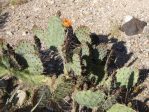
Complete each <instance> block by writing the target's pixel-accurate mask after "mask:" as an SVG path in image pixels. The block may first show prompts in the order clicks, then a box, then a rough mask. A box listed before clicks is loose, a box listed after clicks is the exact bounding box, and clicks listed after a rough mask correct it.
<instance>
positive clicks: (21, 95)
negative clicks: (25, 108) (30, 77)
mask: <svg viewBox="0 0 149 112" xmlns="http://www.w3.org/2000/svg"><path fill="white" fill-rule="evenodd" d="M26 98H27V94H26V92H25V91H23V90H18V91H17V95H16V99H17V102H16V105H17V106H22V105H23V103H24V102H25V100H26Z"/></svg>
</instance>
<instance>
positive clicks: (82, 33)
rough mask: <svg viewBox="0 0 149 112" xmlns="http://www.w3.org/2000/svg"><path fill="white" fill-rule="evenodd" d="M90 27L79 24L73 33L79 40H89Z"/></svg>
mask: <svg viewBox="0 0 149 112" xmlns="http://www.w3.org/2000/svg"><path fill="white" fill-rule="evenodd" d="M90 33H91V31H90V29H89V27H87V26H80V27H78V28H77V29H76V30H75V34H76V36H77V38H78V39H79V41H80V42H89V43H90V42H91V38H90Z"/></svg>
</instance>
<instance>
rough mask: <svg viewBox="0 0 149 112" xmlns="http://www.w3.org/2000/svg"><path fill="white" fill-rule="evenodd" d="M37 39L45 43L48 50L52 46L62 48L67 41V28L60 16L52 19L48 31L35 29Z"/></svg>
mask: <svg viewBox="0 0 149 112" xmlns="http://www.w3.org/2000/svg"><path fill="white" fill-rule="evenodd" d="M33 30H34V32H35V34H36V35H37V37H38V38H39V39H40V40H41V42H44V44H45V46H46V48H47V49H48V48H50V46H55V47H57V46H60V45H62V44H63V42H64V39H65V31H64V30H65V28H64V27H63V25H62V21H61V19H60V18H59V17H58V16H53V17H51V18H50V20H49V23H48V29H47V30H46V31H43V30H36V29H33Z"/></svg>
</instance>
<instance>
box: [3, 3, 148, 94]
mask: <svg viewBox="0 0 149 112" xmlns="http://www.w3.org/2000/svg"><path fill="white" fill-rule="evenodd" d="M4 1H5V0H2V2H4ZM6 1H8V0H6ZM6 1H5V2H6ZM58 10H60V11H61V12H62V16H63V17H66V18H69V19H71V20H72V21H73V27H74V28H76V27H77V26H79V25H86V26H89V27H90V28H91V31H92V32H95V33H97V34H105V35H106V34H109V33H110V32H111V28H114V27H116V26H118V25H119V24H122V21H123V19H124V17H125V16H126V15H131V16H134V17H136V18H138V19H140V20H143V21H145V22H147V23H148V25H147V26H146V27H145V30H144V32H143V33H142V34H139V35H135V36H126V35H125V34H124V33H122V32H118V35H117V34H116V33H114V36H115V38H117V39H119V40H123V41H125V42H126V47H127V49H128V52H133V53H134V54H133V56H132V60H133V59H134V58H136V57H137V58H138V59H137V61H136V62H135V63H134V65H133V66H135V67H138V68H139V69H149V0H31V1H29V2H28V3H26V4H23V5H19V6H9V7H8V8H6V9H5V10H4V12H8V13H9V18H8V19H7V22H6V24H5V25H4V28H3V29H0V38H2V37H3V38H6V39H7V41H8V42H10V43H11V44H12V45H15V44H16V42H17V41H18V40H20V39H29V40H32V38H33V34H32V28H33V26H34V25H36V26H38V27H40V28H42V29H45V28H46V27H47V23H48V18H49V17H50V16H51V15H53V14H55V13H56V12H57V11H58ZM113 25H114V27H113ZM148 75H149V74H148ZM146 82H147V85H149V83H148V82H149V81H146ZM146 91H147V94H146V97H148V96H149V90H146Z"/></svg>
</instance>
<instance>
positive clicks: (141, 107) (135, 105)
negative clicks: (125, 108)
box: [131, 100, 149, 112]
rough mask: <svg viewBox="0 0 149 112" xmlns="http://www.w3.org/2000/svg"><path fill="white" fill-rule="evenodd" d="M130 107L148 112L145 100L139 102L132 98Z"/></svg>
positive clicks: (141, 111)
mask: <svg viewBox="0 0 149 112" xmlns="http://www.w3.org/2000/svg"><path fill="white" fill-rule="evenodd" d="M131 103H132V108H133V109H135V110H136V111H138V112H149V107H148V106H147V105H146V104H145V102H141V101H139V100H133V101H132V102H131Z"/></svg>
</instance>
